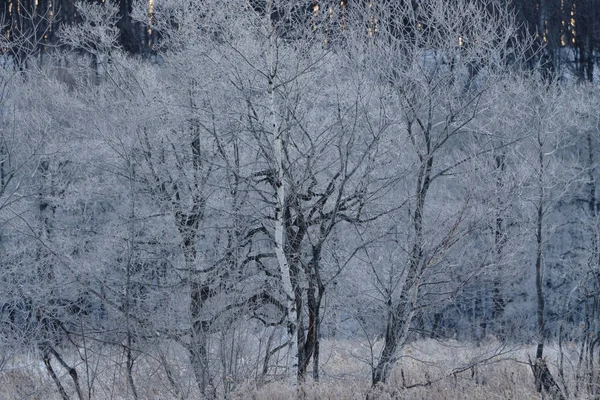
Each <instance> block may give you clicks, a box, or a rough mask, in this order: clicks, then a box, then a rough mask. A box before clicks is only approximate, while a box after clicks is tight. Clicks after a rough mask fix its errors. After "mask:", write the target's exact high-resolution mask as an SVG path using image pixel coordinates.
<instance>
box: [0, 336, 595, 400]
mask: <svg viewBox="0 0 600 400" xmlns="http://www.w3.org/2000/svg"><path fill="white" fill-rule="evenodd" d="M528 354H533V347H526V346H519V347H513V348H508V347H506V346H503V345H502V344H500V343H498V342H494V341H489V342H487V343H484V344H481V345H480V346H475V345H471V344H464V343H458V342H455V341H444V342H438V341H433V340H424V341H419V342H415V343H412V344H410V345H409V346H407V347H406V348H405V349H404V352H403V354H402V358H401V360H400V362H399V363H398V365H397V367H396V368H395V370H394V371H393V373H392V376H391V378H390V382H389V384H388V385H386V386H383V387H380V388H377V389H376V391H374V392H371V394H372V395H373V398H376V399H382V400H385V399H428V400H437V399H448V400H451V399H457V400H458V399H461V400H462V399H473V400H477V399H486V400H493V399H518V400H527V399H540V398H541V397H540V395H539V394H538V393H536V391H535V388H534V385H533V376H532V373H531V370H530V367H529V366H528V365H527V363H526V360H527V356H528ZM547 354H548V357H547V360H548V363H549V364H550V366H551V369H552V370H553V372H554V373H555V376H556V375H557V374H556V361H557V360H558V352H557V351H556V349H552V348H551V347H550V348H548V351H547ZM117 356H118V355H117V353H114V354H103V355H102V357H103V358H99V360H102V359H104V360H105V361H104V363H103V365H102V364H101V363H96V364H95V366H94V368H95V369H94V381H93V382H91V385H88V384H87V383H88V382H87V381H86V379H87V378H85V376H84V375H85V371H84V370H85V368H84V366H83V365H82V364H81V363H80V364H79V366H78V371H79V373H80V376H81V380H82V386H84V389H85V388H87V387H93V391H92V392H91V393H92V395H91V398H94V399H131V398H132V395H131V391H130V388H129V387H128V385H127V381H126V379H125V374H124V371H123V368H122V366H120V365H123V364H122V363H121V362H122V360H119V359H117ZM169 356H170V358H169V362H170V365H171V366H172V369H173V371H174V373H175V374H176V379H177V380H178V384H179V388H180V393H181V394H182V397H184V398H188V399H198V398H200V396H199V395H198V393H197V388H196V386H195V384H194V380H193V374H192V373H191V371H190V370H189V367H188V366H187V365H186V359H185V356H184V355H183V354H182V355H181V357H178V356H176V354H174V353H170V355H169ZM565 357H566V358H565V376H566V377H567V379H566V382H565V385H566V386H567V387H568V388H569V391H570V393H574V391H573V388H574V381H573V376H574V370H573V365H574V364H575V363H574V362H573V360H576V354H575V352H574V350H573V349H567V351H566V353H565ZM32 359H33V358H32V357H31V358H29V359H27V358H26V357H22V358H21V359H18V358H16V357H15V358H13V359H12V360H10V362H7V363H6V364H5V365H4V367H3V369H2V371H0V399H7V400H8V399H43V400H53V399H59V398H60V396H59V394H58V391H57V390H56V387H55V385H54V382H53V381H52V380H51V378H50V377H49V376H48V374H47V372H46V371H45V369H44V367H43V365H42V364H41V363H40V362H39V361H32ZM73 360H75V359H73ZM107 360H110V362H106V361H107ZM369 360H370V348H369V347H368V346H364V345H361V344H360V343H356V342H352V341H340V340H337V341H326V342H325V343H323V346H322V368H321V381H320V382H318V383H315V382H310V381H309V382H307V383H306V385H305V386H304V387H303V388H302V391H303V393H304V395H305V396H304V397H305V398H306V399H315V400H316V399H319V400H320V399H336V400H338V399H339V400H342V399H365V398H366V396H367V394H368V393H369V374H370V368H369V366H368V361H369ZM73 362H74V361H73ZM56 370H57V371H60V372H61V374H62V375H61V379H62V382H64V383H65V387H66V389H67V390H68V391H69V392H70V393H71V395H72V398H76V396H74V394H75V392H74V388H73V387H72V385H71V382H70V379H69V377H68V376H67V375H65V374H64V372H63V371H61V370H60V367H58V366H57V368H56ZM134 378H135V381H136V386H137V389H138V395H139V398H140V399H173V398H177V397H176V395H175V392H174V390H173V388H172V386H171V385H170V384H169V382H168V379H167V378H166V375H165V373H164V370H163V368H161V367H160V365H159V362H158V361H157V360H155V359H153V358H151V357H140V358H139V359H138V364H137V367H136V370H135V377H134ZM219 390H220V389H219ZM84 392H86V394H87V393H88V392H87V389H85V390H84ZM86 397H87V395H86ZM294 397H296V388H295V387H294V386H293V385H291V384H290V383H289V381H286V380H281V379H279V380H277V379H274V378H273V379H272V380H271V381H270V382H268V383H264V384H261V385H258V384H257V383H256V380H253V379H249V380H248V381H247V382H246V383H244V384H241V385H239V386H238V387H237V388H236V390H235V391H234V392H233V393H231V394H230V398H231V399H234V400H242V399H270V400H277V399H281V400H287V399H291V398H294ZM577 398H579V399H585V396H581V395H579V396H577Z"/></svg>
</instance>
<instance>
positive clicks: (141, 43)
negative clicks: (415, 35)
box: [0, 0, 600, 81]
mask: <svg viewBox="0 0 600 400" xmlns="http://www.w3.org/2000/svg"><path fill="white" fill-rule="evenodd" d="M373 1H374V2H377V0H340V1H337V0H336V1H331V0H321V1H313V0H304V1H298V2H296V3H295V5H294V6H293V7H288V8H289V9H286V10H282V9H277V8H276V7H275V8H274V10H273V11H272V13H273V15H272V17H273V18H274V19H276V20H289V21H290V23H292V21H293V23H298V22H300V21H301V22H303V23H305V24H314V25H315V26H316V25H317V24H319V23H323V21H327V20H331V21H334V20H335V21H334V22H333V23H331V24H330V25H332V26H333V25H335V26H337V27H339V26H341V25H343V21H342V19H343V14H344V13H345V12H347V11H348V9H350V8H352V7H365V6H366V7H369V6H370V4H371V3H372V2H373ZM501 1H504V2H506V0H501ZM97 2H102V1H97ZM118 3H119V9H120V12H119V13H120V21H119V24H118V27H119V29H120V31H121V36H120V43H121V45H122V46H123V47H124V48H125V49H126V50H127V51H130V52H133V53H141V54H150V53H151V52H152V46H153V42H154V40H153V35H155V34H156V33H153V32H152V30H148V29H146V28H144V27H142V26H141V25H140V24H139V23H136V22H135V21H133V20H132V18H131V16H130V13H131V10H132V0H119V1H118ZM248 3H249V6H250V7H252V8H254V9H255V10H256V11H258V12H264V7H265V6H264V4H263V3H264V2H263V1H257V0H251V1H249V2H248ZM276 3H277V2H276ZM508 3H510V4H511V6H512V7H514V10H515V11H516V13H517V16H518V20H519V22H520V23H522V28H523V30H524V33H525V32H526V33H527V34H530V35H534V36H535V37H536V38H537V39H538V45H544V46H545V50H544V51H543V52H540V53H538V55H537V56H538V57H540V58H541V59H542V62H543V63H544V65H545V66H546V68H548V70H550V71H560V72H564V71H569V74H571V75H574V76H576V77H577V79H579V80H587V81H593V79H594V68H595V66H594V64H595V61H596V52H597V51H598V45H599V43H600V41H599V37H598V36H599V35H600V29H599V22H598V20H599V18H600V11H599V6H598V5H597V2H596V1H594V0H541V1H540V0H538V1H530V0H513V1H508ZM74 4H75V1H74V0H21V1H18V0H0V13H1V14H2V15H3V20H4V25H5V26H4V30H5V31H8V32H9V33H8V35H7V36H9V37H11V36H12V37H16V36H19V35H20V34H23V33H26V34H27V35H33V36H34V37H35V38H43V40H33V41H32V43H40V46H41V47H42V48H41V50H44V46H45V45H47V44H51V43H55V42H56V35H55V33H56V31H57V28H58V25H60V24H62V23H73V22H75V21H77V20H78V16H77V12H76V10H75V5H74ZM418 4H419V1H415V0H413V7H418ZM155 6H156V7H159V6H160V2H159V4H158V5H155V4H154V0H149V4H148V10H149V12H150V13H151V10H152V9H153V8H154V7H155ZM389 21H392V23H399V22H398V21H394V20H393V18H391V17H390V20H389ZM329 29H330V28H329ZM369 29H373V28H372V27H367V31H368V30H369ZM533 61H537V60H533Z"/></svg>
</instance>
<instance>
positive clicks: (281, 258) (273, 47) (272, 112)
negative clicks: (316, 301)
mask: <svg viewBox="0 0 600 400" xmlns="http://www.w3.org/2000/svg"><path fill="white" fill-rule="evenodd" d="M272 9H273V1H272V0H269V1H268V2H267V13H266V19H267V23H268V25H267V26H268V32H269V49H268V55H269V59H268V63H269V82H268V87H267V92H268V95H269V101H270V104H269V106H270V109H269V117H270V119H271V131H272V135H273V149H274V152H275V169H276V171H275V172H276V174H277V176H276V179H277V180H276V185H275V186H276V188H277V206H276V209H275V253H276V255H277V262H278V264H279V270H280V272H281V285H282V289H283V292H284V294H285V297H286V304H287V317H286V329H287V336H288V361H287V364H288V365H287V370H288V373H290V372H291V374H290V378H291V379H292V381H295V379H293V378H294V376H295V374H294V373H293V372H294V371H295V370H296V368H297V367H298V344H297V340H296V336H297V335H296V333H297V332H296V330H297V324H296V321H295V315H296V306H295V304H296V303H295V301H294V290H293V286H292V280H291V277H290V267H289V263H288V260H287V257H286V254H285V238H284V232H285V221H284V218H285V216H284V212H283V211H284V207H285V170H284V167H285V166H284V158H283V146H284V137H283V136H284V132H283V131H282V129H281V126H280V124H279V112H278V106H277V98H276V97H277V96H276V93H275V79H276V77H277V63H278V43H277V32H276V27H275V24H274V22H273V21H271V14H272V12H271V11H272Z"/></svg>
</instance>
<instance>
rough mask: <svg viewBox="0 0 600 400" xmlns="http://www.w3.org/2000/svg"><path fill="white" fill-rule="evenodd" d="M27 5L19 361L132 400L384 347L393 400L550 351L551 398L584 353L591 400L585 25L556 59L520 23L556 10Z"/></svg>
mask: <svg viewBox="0 0 600 400" xmlns="http://www.w3.org/2000/svg"><path fill="white" fill-rule="evenodd" d="M7 4H8V6H7V7H8V8H7V9H8V10H9V11H6V10H5V12H6V14H5V15H10V16H11V18H17V20H18V22H14V21H13V22H11V25H10V27H8V28H6V30H5V31H4V32H5V35H4V36H3V38H2V42H3V43H2V45H3V46H4V47H5V49H6V51H5V53H4V55H3V56H2V58H1V65H0V67H1V68H0V85H1V89H2V90H1V91H0V95H1V97H0V120H1V124H0V223H1V225H0V252H1V257H0V333H1V335H2V339H1V341H0V346H1V350H2V352H3V353H2V354H3V355H4V357H8V358H10V357H16V356H17V355H19V354H24V353H26V352H32V354H34V355H35V357H38V358H39V359H40V360H42V361H43V362H44V368H45V369H46V372H47V373H48V374H49V376H50V377H51V378H52V379H53V380H54V382H55V384H56V388H57V391H58V392H59V393H60V395H61V396H62V397H63V398H68V397H69V390H70V389H69V387H71V388H73V389H72V392H73V393H75V395H76V396H78V397H79V398H88V397H93V396H94V395H95V396H99V397H102V396H103V394H102V393H105V392H103V390H105V389H104V388H103V387H101V385H99V384H97V383H95V382H96V381H95V376H96V375H97V374H100V373H101V371H100V369H101V368H100V367H98V366H99V365H102V366H106V365H113V364H114V365H115V369H114V371H116V372H115V374H118V375H119V376H123V377H124V379H126V380H127V382H128V385H129V388H130V391H131V393H132V396H133V397H137V392H136V376H137V375H136V373H135V371H138V368H139V367H138V366H139V365H140V363H141V362H142V361H141V360H143V359H145V358H151V359H153V360H155V361H156V362H157V363H158V365H159V366H160V368H161V371H164V374H165V376H167V377H168V383H169V385H170V390H171V391H172V392H173V395H174V396H175V397H185V396H194V393H195V394H196V395H197V394H198V393H200V394H202V395H203V396H206V397H209V398H210V397H215V396H217V395H221V394H224V395H227V394H228V393H230V392H231V391H232V390H234V389H235V387H236V386H237V385H239V384H241V383H242V382H246V381H248V380H250V379H252V380H254V381H256V382H264V381H266V380H268V379H273V377H276V378H279V377H281V376H288V377H293V378H290V383H292V381H293V382H298V383H303V382H304V381H305V380H306V379H307V378H309V377H311V378H312V379H314V380H318V379H319V378H320V371H321V369H320V365H321V364H320V344H321V341H322V339H323V338H327V339H332V340H335V339H348V338H351V339H352V340H355V341H356V342H357V343H362V344H363V345H364V346H367V347H370V349H371V354H372V357H371V358H370V359H369V360H367V361H366V362H367V363H368V364H369V367H370V369H371V380H372V383H373V385H374V386H375V385H377V384H379V383H385V382H386V381H387V380H388V379H389V376H390V372H391V371H392V369H393V368H394V366H395V365H397V363H398V362H399V358H398V357H399V354H400V351H401V349H402V348H403V346H405V344H406V343H408V342H410V341H411V340H415V339H418V338H422V337H433V338H455V339H458V340H461V341H474V342H479V341H481V340H483V339H486V338H490V337H494V338H496V339H497V340H498V341H500V342H502V343H529V342H533V343H535V344H536V345H537V351H536V354H534V355H533V354H532V356H533V358H534V359H535V361H532V368H533V371H534V373H535V375H536V383H537V384H538V387H539V390H540V391H541V390H543V391H545V392H547V393H550V394H552V395H553V396H555V397H557V398H561V397H564V396H566V395H567V393H565V392H564V388H563V387H561V385H560V384H559V383H557V380H554V379H553V378H552V376H551V375H550V371H549V370H548V368H547V366H546V364H545V363H546V361H545V358H544V354H545V353H544V346H545V345H546V344H547V343H549V342H551V341H556V340H558V341H560V342H561V343H562V342H563V341H569V342H570V343H572V344H573V345H575V346H576V347H577V349H578V350H577V351H578V354H579V355H580V357H579V363H578V365H576V366H574V367H573V368H574V370H576V372H577V375H578V378H579V380H580V382H581V384H580V385H579V386H578V388H577V390H578V391H579V392H578V393H575V394H574V395H575V396H577V395H578V394H581V393H583V392H584V391H585V392H587V393H592V394H594V395H595V394H597V392H598V390H599V389H598V388H599V385H598V379H600V377H599V376H598V374H597V373H596V365H597V363H598V352H597V349H598V343H600V338H599V336H598V335H599V332H600V331H599V330H598V324H599V323H600V319H599V318H598V315H599V313H598V310H599V305H600V303H599V298H598V296H599V293H600V292H599V290H600V250H599V246H600V233H599V232H600V231H599V227H600V225H599V219H598V218H599V215H598V210H599V204H600V202H599V201H598V198H597V186H598V183H597V174H598V169H597V164H598V160H597V157H598V156H597V150H598V139H599V138H600V131H599V130H598V129H599V128H598V111H597V110H598V103H599V99H600V92H599V91H598V88H597V87H596V86H594V85H593V84H592V83H591V82H589V81H592V78H593V75H594V70H593V69H594V67H595V60H594V59H593V54H594V52H595V50H594V46H595V44H594V43H595V41H594V40H593V32H594V30H593V29H592V28H591V22H589V23H588V25H585V24H584V22H581V25H579V24H580V23H579V22H575V23H572V22H571V21H567V22H565V24H563V23H562V21H563V20H561V19H560V18H562V17H560V18H559V23H558V25H557V26H560V27H563V28H564V29H563V28H561V29H563V30H562V31H560V30H559V31H557V32H562V33H561V35H564V37H565V43H564V46H563V44H557V43H560V40H561V39H560V38H561V37H562V36H558V39H556V38H553V36H552V35H553V34H551V32H554V31H553V30H551V29H548V31H547V32H546V31H542V34H541V39H540V37H537V38H536V31H535V29H533V26H534V25H530V29H533V30H532V31H531V33H532V35H527V34H526V32H525V31H523V29H522V25H521V24H520V20H519V18H527V19H532V18H534V17H532V15H538V16H539V15H542V16H543V15H546V14H544V13H546V10H552V9H553V8H552V7H554V5H551V4H550V2H548V3H546V2H543V4H542V3H540V4H539V6H538V7H537V8H534V9H529V8H527V7H525V3H523V6H521V5H519V4H516V5H517V6H518V7H520V8H519V11H518V13H517V11H515V9H514V8H512V6H511V5H506V4H504V2H500V1H493V0H490V1H485V2H482V1H475V0H453V1H446V0H426V1H420V2H408V1H406V2H401V1H388V2H386V1H373V2H362V3H358V2H354V3H348V4H346V3H344V4H343V5H341V3H340V4H338V3H337V2H336V3H335V4H334V3H332V4H331V5H328V4H325V2H319V3H318V4H317V3H315V2H313V1H306V2H298V1H287V0H277V1H249V2H241V1H240V2H222V1H217V0H214V1H210V0H207V1H203V2H201V3H195V2H181V1H175V0H162V1H160V2H158V1H157V3H156V4H153V6H152V7H151V8H150V9H149V8H148V6H147V4H146V3H139V4H137V5H135V6H134V5H133V4H129V3H125V2H121V3H116V2H110V1H106V2H103V3H97V4H91V3H81V4H78V5H77V6H76V7H75V6H73V5H72V4H71V3H68V4H67V3H65V4H63V7H62V8H61V10H63V11H61V12H63V14H62V15H66V14H64V10H67V9H69V10H71V11H69V12H70V14H69V15H72V16H73V18H72V19H70V20H69V18H67V17H64V18H65V19H64V22H68V23H63V24H57V25H53V22H52V21H53V20H52V18H54V17H56V18H58V14H52V16H51V15H50V14H47V16H46V17H44V18H42V15H41V13H40V14H36V13H37V11H35V10H37V9H38V8H40V7H42V6H43V5H44V4H46V3H45V2H42V1H41V0H40V1H39V2H35V3H32V4H29V3H25V2H21V3H19V4H20V5H18V7H22V9H21V11H20V12H21V14H19V15H18V16H16V14H15V11H14V8H15V7H17V6H15V5H14V4H13V3H11V2H8V3H7ZM527 4H529V3H527ZM586 4H587V3H586ZM27 7H29V8H31V7H34V12H32V13H31V15H29V16H28V17H27V16H25V14H23V9H26V8H27ZM36 7H37V8H36ZM44 7H45V6H44ZM48 7H50V5H48ZM52 7H58V5H56V4H54V5H52ZM69 7H71V8H69ZM560 7H562V8H561V9H560V10H562V11H561V13H562V14H561V13H558V14H557V13H555V12H553V13H552V15H558V16H562V15H568V14H569V13H570V11H568V10H576V12H575V14H574V15H579V14H577V13H580V12H581V13H582V14H581V15H583V13H584V10H585V5H584V3H583V2H582V3H579V2H578V3H577V5H576V6H575V5H573V4H571V3H569V4H567V2H566V1H565V2H561V5H560ZM589 7H592V2H590V5H589ZM125 9H128V10H129V11H128V13H125V14H127V16H125V14H124V11H123V10H125ZM590 10H591V8H590ZM542 11H543V12H542ZM536 13H537V14H536ZM540 13H541V14H540ZM548 14H550V11H548ZM585 15H586V16H590V15H592V11H589V12H585ZM50 17H52V18H50ZM536 18H537V17H536ZM548 18H549V17H548ZM15 21H16V20H15ZM124 21H125V22H124ZM541 21H542V22H543V24H546V23H548V24H550V22H545V21H546V19H545V17H543V18H542V19H541ZM547 21H550V19H548V20H547ZM577 21H579V20H577ZM15 24H17V25H15ZM44 24H45V25H44ZM128 24H130V25H128ZM16 26H18V29H17V28H15V27H16ZM126 26H130V27H134V28H131V29H130V33H131V35H133V36H131V35H130V36H127V35H124V34H123V32H124V29H125V30H127V29H129V28H127V29H126V28H124V27H126ZM548 26H550V25H548ZM575 26H577V27H579V26H581V29H578V30H577V31H575V28H574V27H575ZM585 26H587V27H588V28H587V30H586V29H583V28H584V27H585ZM28 27H35V29H33V28H32V29H33V30H31V29H30V30H28V29H29V28H28ZM569 27H570V28H569ZM40 32H41V34H40ZM135 32H137V33H135ZM140 32H143V33H144V35H145V36H143V37H144V39H143V40H144V42H140V41H138V42H136V41H133V42H132V43H133V44H132V45H131V46H129V45H127V46H124V45H123V44H124V42H123V40H124V37H128V38H131V37H134V36H135V35H137V34H139V33H140ZM50 33H51V34H52V35H54V36H53V38H52V40H51V36H48V37H46V35H47V34H48V35H50ZM134 33H135V35H134ZM569 35H571V36H569ZM149 38H151V39H152V41H151V43H150V45H151V47H152V57H140V56H139V54H135V52H136V51H139V49H141V48H142V47H143V46H147V45H148V43H149V42H148V40H149ZM540 40H541V42H547V43H548V46H546V47H542V48H541V47H540V46H539V45H540ZM556 40H559V42H555V41H556ZM580 41H581V43H583V42H585V43H586V44H585V46H584V45H583V44H580ZM135 43H138V44H139V46H141V47H136V46H138V45H136V44H135ZM140 43H141V44H140ZM567 43H571V44H570V45H567ZM50 44H56V46H55V47H52V48H51V46H50ZM553 46H554V47H553ZM136 48H137V49H138V50H135V49H136ZM40 49H43V51H40ZM132 50H134V51H132ZM582 52H583V53H585V55H584V56H581V54H583V53H582ZM573 54H577V58H574V59H572V60H575V61H576V63H575V64H568V63H567V61H565V60H568V59H569V58H568V57H571V56H572V55H573ZM561 57H565V58H561ZM581 57H583V58H581ZM586 57H587V58H586ZM590 60H592V61H590ZM550 61H552V62H551V63H550ZM558 61H560V63H559V62H558ZM563 62H564V63H563ZM561 63H562V64H561ZM559 65H561V67H560V68H558V66H559ZM563 65H564V66H565V67H564V68H563V67H562V66H563ZM569 65H574V66H575V67H574V68H573V69H568V68H567V67H566V66H569ZM566 99H568V101H566ZM182 352H184V353H185V354H186V356H187V358H186V360H185V362H183V363H181V361H178V362H179V363H180V364H178V367H177V368H175V367H174V363H175V362H176V361H175V359H174V356H173V354H175V353H176V354H181V353H182ZM75 354H76V355H77V356H76V357H75V358H74V357H73V355H75ZM474 362H476V361H474ZM181 365H185V367H181ZM94 366H95V367H94ZM174 370H177V371H178V372H177V373H175V372H174ZM61 372H63V373H61ZM66 373H68V376H67V375H66ZM190 378H191V379H192V380H193V381H194V385H195V388H193V389H192V388H190V387H189V386H186V384H185V382H188V381H189V380H190ZM67 382H69V383H68V384H67ZM299 387H301V385H300V386H299Z"/></svg>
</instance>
